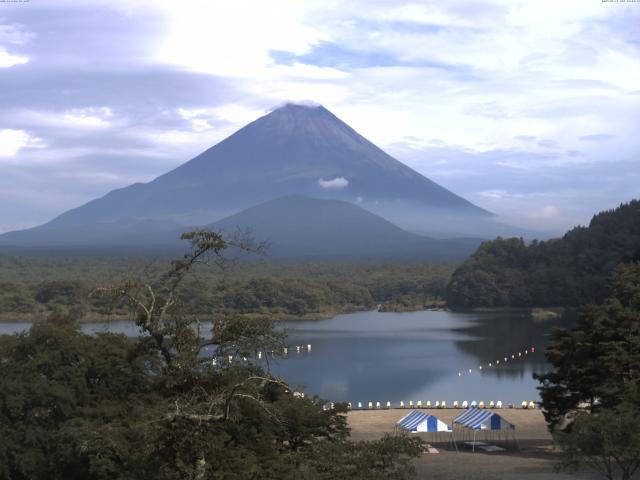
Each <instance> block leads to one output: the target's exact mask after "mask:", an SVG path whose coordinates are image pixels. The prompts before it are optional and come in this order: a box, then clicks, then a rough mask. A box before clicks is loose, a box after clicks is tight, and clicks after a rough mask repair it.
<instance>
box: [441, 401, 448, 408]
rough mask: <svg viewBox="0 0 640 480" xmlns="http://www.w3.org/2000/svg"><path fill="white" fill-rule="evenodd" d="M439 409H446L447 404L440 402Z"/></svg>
mask: <svg viewBox="0 0 640 480" xmlns="http://www.w3.org/2000/svg"><path fill="white" fill-rule="evenodd" d="M440 408H447V402H445V401H444V400H443V401H441V402H440Z"/></svg>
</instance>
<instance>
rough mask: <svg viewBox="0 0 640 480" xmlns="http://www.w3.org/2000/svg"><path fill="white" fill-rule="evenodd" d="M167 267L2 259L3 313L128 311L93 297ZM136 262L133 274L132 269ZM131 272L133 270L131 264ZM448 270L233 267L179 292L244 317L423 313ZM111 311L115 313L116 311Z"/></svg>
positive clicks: (209, 308) (200, 277)
mask: <svg viewBox="0 0 640 480" xmlns="http://www.w3.org/2000/svg"><path fill="white" fill-rule="evenodd" d="M165 263H166V262H157V263H154V264H151V265H149V264H145V263H143V262H142V261H141V260H140V259H129V261H128V262H127V259H122V258H114V259H113V262H112V263H111V264H109V263H105V262H104V261H103V259H101V258H87V257H78V258H75V259H74V258H48V259H47V258H38V257H6V256H5V257H2V256H0V315H3V316H5V317H6V318H8V319H11V318H12V317H13V318H15V317H16V316H18V315H21V316H23V317H25V318H30V317H31V318H38V317H45V316H46V315H48V314H50V313H51V312H53V311H54V310H56V308H58V307H65V308H66V307H69V306H71V305H74V306H78V305H82V306H83V308H84V309H85V311H86V313H87V314H89V315H90V314H97V315H100V314H102V315H104V314H106V313H107V312H110V313H112V314H113V313H115V314H117V313H120V314H124V313H126V308H125V307H126V305H125V304H124V303H123V302H120V303H119V304H117V305H113V304H112V303H109V302H106V301H105V300H104V299H102V298H96V297H90V296H89V294H90V292H91V291H92V290H93V289H94V288H96V287H98V286H100V285H101V284H102V282H104V280H105V278H106V279H114V280H115V281H120V280H121V279H122V278H125V277H126V276H127V275H130V276H132V277H134V278H135V277H136V276H140V275H141V273H140V272H144V274H142V276H144V275H148V274H157V273H158V272H159V271H161V265H163V264H165ZM129 264H133V265H134V266H135V267H136V269H137V270H136V271H134V272H130V271H129V270H128V265H129ZM129 268H130V267H129ZM453 269H454V266H453V265H438V264H403V263H396V264H377V263H353V264H334V263H318V264H313V263H311V264H303V263H300V264H291V263H282V264H277V263H250V262H245V263H241V264H238V265H237V266H235V267H234V269H233V270H232V271H231V272H227V274H226V275H221V274H220V273H219V272H198V274H197V275H194V276H192V277H190V278H189V279H186V280H185V282H184V283H183V284H181V290H180V295H181V296H182V298H183V300H184V301H185V302H188V303H189V304H190V305H191V306H192V308H194V309H199V312H200V313H203V314H205V313H210V314H211V313H216V314H227V315H233V314H246V315H251V316H265V317H269V318H273V319H285V318H295V317H300V316H305V315H314V314H315V315H325V314H326V315H331V314H336V313H340V312H343V311H349V310H362V309H369V308H375V306H377V305H378V304H383V305H384V306H385V308H387V309H391V310H393V309H406V308H421V307H424V306H427V305H430V304H431V303H433V302H434V300H437V299H441V298H442V297H443V296H444V292H445V286H446V282H447V281H448V279H449V276H450V275H451V272H452V271H453ZM114 307H115V308H114Z"/></svg>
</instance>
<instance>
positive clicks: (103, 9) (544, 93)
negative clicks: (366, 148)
mask: <svg viewBox="0 0 640 480" xmlns="http://www.w3.org/2000/svg"><path fill="white" fill-rule="evenodd" d="M300 100H313V101H316V102H319V103H321V104H323V105H324V106H325V107H327V108H328V109H329V110H331V111H332V112H333V113H335V114H336V115H337V116H338V117H340V118H341V119H342V120H344V121H346V122H347V123H348V124H350V125H351V126H352V127H353V128H355V129H356V130H357V131H358V132H360V133H361V134H363V135H364V136H366V137H367V138H369V139H370V140H371V141H373V142H374V143H376V144H377V145H379V146H380V147H382V148H383V149H385V150H387V151H388V152H389V153H391V154H392V155H394V156H395V157H396V158H397V159H399V160H401V161H403V162H405V163H407V164H408V165H409V166H411V167H413V168H414V169H416V170H417V171H419V172H420V173H422V174H424V175H426V176H427V177H429V178H431V179H432V180H435V181H436V182H438V183H440V184H441V185H443V186H445V187H447V188H449V189H450V190H452V191H454V192H456V193H458V194H460V195H462V196H463V197H465V198H467V199H469V200H471V201H472V202H474V203H476V204H477V205H479V206H481V207H483V208H486V209H488V210H491V211H493V212H495V213H498V214H500V215H502V216H504V217H505V218H506V219H508V220H509V221H511V222H512V223H514V224H518V225H522V226H527V227H534V228H536V229H547V230H549V229H550V230H554V231H562V230H564V229H566V228H569V227H571V226H573V225H575V224H578V223H585V222H588V221H589V219H590V217H591V216H592V214H593V213H594V212H596V211H599V210H602V209H608V208H612V207H615V206H616V205H617V204H619V203H620V202H623V201H628V200H630V199H631V198H634V197H640V3H626V2H624V3H620V2H618V3H613V2H606V1H602V0H574V1H572V0H562V1H558V0H552V1H545V0H532V1H517V0H516V1H513V0H494V1H488V0H473V1H471V0H469V1H451V0H447V1H444V0H440V1H422V2H417V3H409V2H407V3H403V2H401V1H398V0H388V1H349V2H341V1H330V0H321V1H318V2H315V1H278V0H272V1H261V0H252V1H242V0H229V1H212V0H206V1H205V0H203V1H184V0H180V1H178V0H168V1H162V0H153V1H146V0H136V1H133V0H126V1H120V0H104V1H103V0H92V1H86V0H82V1H80V0H78V1H70V0H30V1H25V2H21V3H17V2H10V1H0V231H7V230H12V229H17V228H23V227H29V226H32V225H35V224H39V223H42V222H44V221H47V220H49V219H51V218H52V217H53V216H55V215H57V214H59V213H61V212H63V211H65V210H67V209H69V208H72V207H75V206H78V205H80V204H82V203H84V202H86V201H88V200H90V199H92V198H95V197H97V196H102V195H104V194H105V193H106V192H108V191H110V190H112V189H114V188H119V187H123V186H125V185H128V184H130V183H133V182H145V181H149V180H151V179H153V178H154V177H155V176H157V175H159V174H161V173H164V172H165V171H167V170H169V169H171V168H173V167H175V166H177V165H179V164H181V163H183V162H185V161H187V160H189V159H190V158H192V157H193V156H195V155H196V154H198V153H199V152H201V151H202V150H204V149H205V148H208V147H210V146H212V145H213V144H215V143H217V142H218V141H220V140H222V139H223V138H225V137H226V136H228V135H229V134H231V133H233V131H235V130H236V129H238V128H239V127H242V126H243V125H244V124H246V123H248V122H249V121H251V120H254V119H255V118H257V117H259V116H261V115H263V114H264V113H265V112H266V111H268V110H269V109H270V108H271V107H273V106H274V105H277V104H281V103H282V102H284V101H300Z"/></svg>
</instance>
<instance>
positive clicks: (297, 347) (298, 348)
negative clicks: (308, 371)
mask: <svg viewBox="0 0 640 480" xmlns="http://www.w3.org/2000/svg"><path fill="white" fill-rule="evenodd" d="M296 353H300V345H296Z"/></svg>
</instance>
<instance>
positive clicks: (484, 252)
mask: <svg viewBox="0 0 640 480" xmlns="http://www.w3.org/2000/svg"><path fill="white" fill-rule="evenodd" d="M637 260H640V201H638V200H634V201H632V202H629V203H627V204H622V205H620V206H619V207H618V208H616V209H614V210H609V211H605V212H601V213H599V214H597V215H595V216H594V217H593V219H592V220H591V222H590V224H589V226H588V227H576V228H574V229H573V230H571V231H569V232H568V233H566V234H565V235H564V236H563V237H562V238H559V239H554V240H549V241H545V242H538V241H533V242H532V243H531V244H529V245H527V244H526V243H525V242H524V241H523V240H522V239H518V238H509V239H503V238H498V239H496V240H494V241H491V242H485V243H483V244H482V245H481V246H480V247H479V248H478V250H477V251H476V252H475V253H474V254H473V255H472V256H471V257H470V258H469V259H468V260H467V261H466V262H465V263H464V264H463V265H462V266H461V267H460V268H458V269H457V270H456V271H455V272H454V274H453V276H452V278H451V280H450V282H449V284H448V286H447V293H446V298H447V302H448V303H449V305H451V306H453V307H456V308H470V307H501V306H512V307H530V306H580V305H583V304H585V303H590V302H600V301H602V300H603V298H604V296H603V295H604V292H605V291H606V282H607V278H608V276H609V275H610V274H611V272H612V271H613V269H614V268H615V267H616V266H617V265H618V264H620V263H621V262H629V261H637Z"/></svg>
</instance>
